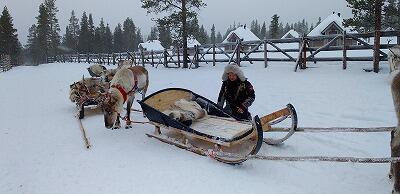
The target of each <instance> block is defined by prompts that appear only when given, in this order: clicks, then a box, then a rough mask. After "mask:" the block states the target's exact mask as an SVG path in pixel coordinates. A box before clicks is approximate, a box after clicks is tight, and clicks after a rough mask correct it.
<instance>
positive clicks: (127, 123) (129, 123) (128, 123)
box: [125, 95, 135, 129]
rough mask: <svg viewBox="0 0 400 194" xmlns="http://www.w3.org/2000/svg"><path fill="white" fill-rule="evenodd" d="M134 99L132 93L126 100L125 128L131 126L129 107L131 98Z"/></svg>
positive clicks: (131, 101) (131, 102)
mask: <svg viewBox="0 0 400 194" xmlns="http://www.w3.org/2000/svg"><path fill="white" fill-rule="evenodd" d="M134 99H135V95H132V96H131V97H129V99H128V102H127V103H126V117H125V118H126V125H125V129H128V128H132V122H131V107H132V104H133V100H134Z"/></svg>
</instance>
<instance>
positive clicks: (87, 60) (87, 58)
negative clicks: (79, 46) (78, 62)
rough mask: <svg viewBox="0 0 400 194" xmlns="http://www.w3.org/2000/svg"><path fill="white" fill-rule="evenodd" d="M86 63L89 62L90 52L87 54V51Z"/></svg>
mask: <svg viewBox="0 0 400 194" xmlns="http://www.w3.org/2000/svg"><path fill="white" fill-rule="evenodd" d="M86 63H89V64H90V54H89V53H88V54H87V56H86Z"/></svg>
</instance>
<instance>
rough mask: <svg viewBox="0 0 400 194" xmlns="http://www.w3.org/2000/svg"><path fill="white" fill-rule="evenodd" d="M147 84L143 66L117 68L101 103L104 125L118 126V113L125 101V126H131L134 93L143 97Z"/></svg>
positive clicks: (146, 75)
mask: <svg viewBox="0 0 400 194" xmlns="http://www.w3.org/2000/svg"><path fill="white" fill-rule="evenodd" d="M148 86H149V76H148V72H147V70H146V69H145V68H144V67H141V66H134V67H129V68H122V69H119V70H118V71H117V73H116V74H115V76H114V78H113V79H112V80H111V83H110V89H109V90H108V92H107V94H106V95H105V98H104V100H103V103H102V109H103V113H104V124H105V127H106V128H107V129H110V128H113V129H117V128H120V126H121V124H120V120H119V119H120V117H121V116H120V114H121V113H122V111H123V105H124V104H125V102H126V103H127V106H126V110H127V113H126V117H125V120H126V126H125V128H131V120H130V112H131V107H132V103H133V101H134V99H135V94H136V93H138V92H140V93H141V94H142V99H144V98H145V96H146V91H147V88H148Z"/></svg>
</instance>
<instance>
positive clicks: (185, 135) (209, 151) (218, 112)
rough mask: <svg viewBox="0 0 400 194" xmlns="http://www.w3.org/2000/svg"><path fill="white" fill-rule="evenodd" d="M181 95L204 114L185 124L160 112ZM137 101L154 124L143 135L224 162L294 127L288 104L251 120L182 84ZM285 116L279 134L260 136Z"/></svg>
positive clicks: (235, 161)
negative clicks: (285, 123) (286, 123)
mask: <svg viewBox="0 0 400 194" xmlns="http://www.w3.org/2000/svg"><path fill="white" fill-rule="evenodd" d="M182 99H184V100H187V101H194V102H196V104H198V105H200V106H201V108H202V109H204V110H205V111H207V116H205V117H204V118H201V119H199V120H195V121H193V122H191V123H189V124H188V123H186V122H180V121H178V120H176V119H173V118H171V117H170V116H168V115H166V114H164V113H163V112H164V111H165V110H167V109H168V108H170V107H171V106H174V103H175V102H177V101H179V100H182ZM139 104H140V105H141V107H142V110H143V112H144V114H145V115H146V117H147V118H148V119H149V121H150V123H151V124H152V125H154V126H155V131H154V133H148V134H146V135H147V136H149V137H153V138H156V139H158V140H160V141H162V142H165V143H168V144H172V145H175V146H177V147H179V148H182V149H185V150H188V151H191V152H194V153H197V154H199V155H203V156H210V157H212V158H214V159H216V160H217V161H220V162H224V163H228V164H239V163H242V162H244V161H246V160H247V158H248V156H250V155H255V154H257V153H258V151H259V150H260V148H261V146H262V143H263V142H265V143H268V144H272V145H275V144H280V143H282V142H284V141H285V140H286V139H288V138H289V137H290V136H291V135H292V134H293V133H294V132H295V130H296V128H297V115H296V111H295V109H294V107H293V106H292V105H291V104H288V105H287V107H286V108H284V109H281V110H279V111H276V112H274V113H271V114H269V115H266V116H264V117H261V118H259V117H258V116H255V117H254V118H253V120H252V121H240V120H238V119H237V118H235V117H234V116H232V115H230V114H229V113H227V112H225V111H224V110H223V109H222V108H221V107H219V106H218V105H216V104H215V103H214V102H212V101H210V100H208V99H207V98H205V97H203V96H200V95H198V94H196V93H194V92H192V91H190V90H186V89H182V88H167V89H163V90H160V91H158V92H156V93H154V94H151V95H150V96H148V97H146V98H145V99H143V100H142V101H139ZM288 119H289V120H290V121H291V123H290V124H289V129H288V130H287V131H288V133H287V134H286V135H285V136H284V137H283V138H278V139H272V138H263V136H264V132H267V131H269V130H270V129H272V126H273V125H275V124H277V123H280V122H281V121H283V120H288Z"/></svg>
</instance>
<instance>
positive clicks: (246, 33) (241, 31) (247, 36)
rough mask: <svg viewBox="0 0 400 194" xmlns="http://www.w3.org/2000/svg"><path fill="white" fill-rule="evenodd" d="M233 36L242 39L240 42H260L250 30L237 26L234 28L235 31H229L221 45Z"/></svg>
mask: <svg viewBox="0 0 400 194" xmlns="http://www.w3.org/2000/svg"><path fill="white" fill-rule="evenodd" d="M233 34H235V35H236V36H237V37H239V38H240V39H242V41H254V40H260V39H259V38H258V37H257V36H256V35H255V34H253V32H251V31H250V29H248V28H245V27H243V26H239V27H238V28H236V30H233V31H231V32H230V33H229V34H228V36H227V37H226V38H225V40H224V41H222V43H227V42H229V41H228V40H229V38H230V37H231V36H232V35H233Z"/></svg>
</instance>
